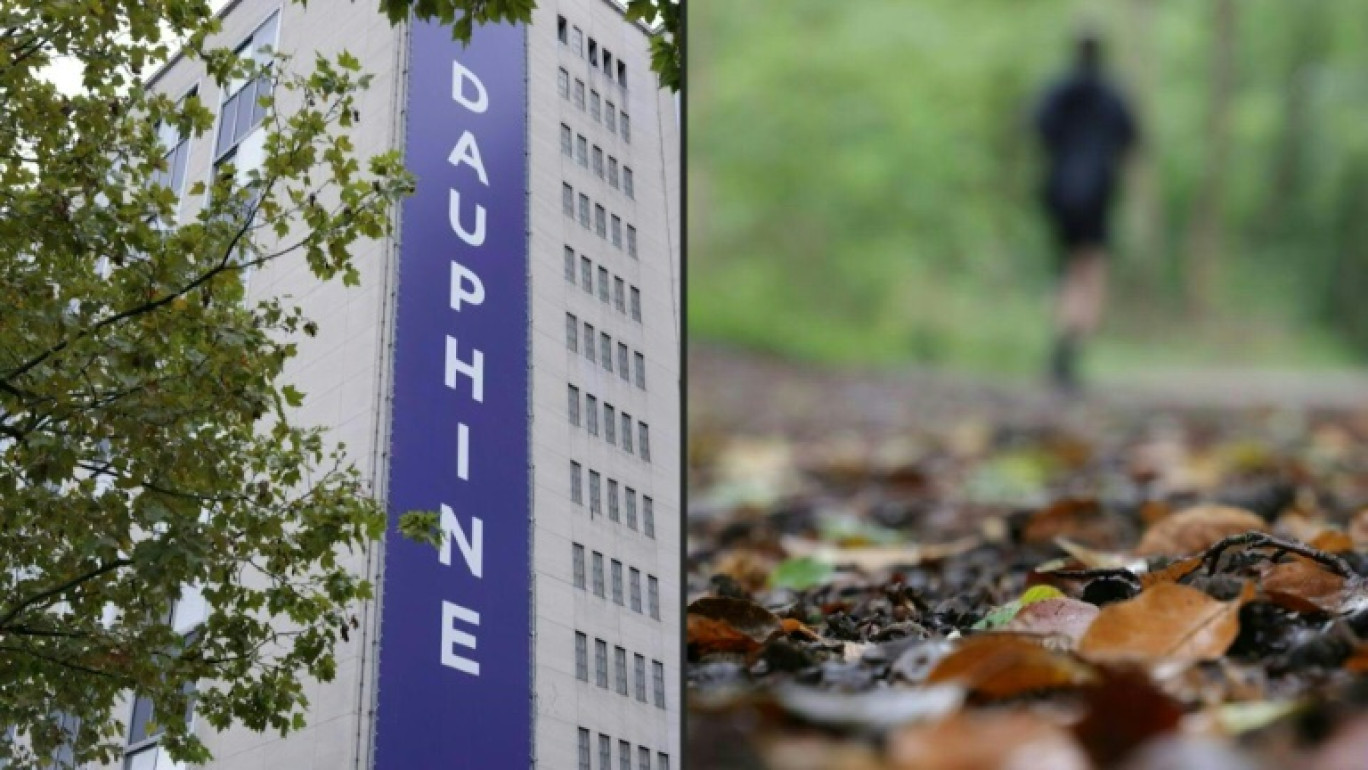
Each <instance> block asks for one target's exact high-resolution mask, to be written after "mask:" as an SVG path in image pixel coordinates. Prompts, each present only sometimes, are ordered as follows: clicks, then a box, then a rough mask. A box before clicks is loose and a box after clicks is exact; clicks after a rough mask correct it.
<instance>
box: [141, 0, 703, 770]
mask: <svg viewBox="0 0 1368 770" xmlns="http://www.w3.org/2000/svg"><path fill="white" fill-rule="evenodd" d="M221 17H222V31H221V33H220V34H219V35H218V37H217V40H218V42H219V43H220V44H222V45H225V46H228V47H232V48H237V49H239V50H242V51H243V52H244V53H245V54H247V55H251V54H252V53H253V52H257V51H264V50H265V49H267V48H268V47H269V48H274V49H276V50H279V51H282V52H284V53H286V54H289V55H290V56H292V57H293V58H292V61H293V62H297V63H298V66H301V67H304V66H310V65H311V62H312V61H313V56H314V53H315V52H319V53H323V54H325V55H333V54H336V53H337V52H339V51H341V50H344V49H345V50H347V51H349V52H350V53H351V54H353V55H355V56H356V57H357V58H358V59H360V61H361V64H362V67H363V69H364V70H366V71H368V72H370V73H373V74H374V76H375V77H374V81H373V83H372V85H371V87H370V88H369V90H367V91H366V92H365V93H364V94H363V95H361V96H360V98H359V100H358V104H357V106H358V113H359V122H358V123H357V125H356V126H355V127H354V129H353V130H352V138H353V141H354V144H355V146H356V151H357V153H358V155H361V156H366V155H370V154H374V153H378V152H382V151H385V150H388V149H391V148H403V150H404V153H405V161H406V164H407V165H408V167H409V168H410V169H411V170H412V171H413V172H414V173H415V174H416V176H417V179H418V188H417V192H416V194H415V195H414V196H413V197H412V198H411V199H410V200H408V201H407V202H406V203H405V204H404V206H403V209H402V213H401V216H400V220H399V227H398V228H397V230H396V233H395V236H394V237H392V238H386V239H383V240H377V241H368V242H365V243H363V244H361V245H359V246H358V248H357V251H356V255H355V256H356V264H357V266H358V268H359V269H360V271H361V285H360V286H359V287H355V288H348V287H344V286H343V285H342V284H341V283H340V282H330V283H320V282H318V281H317V280H316V279H314V277H313V276H312V275H311V273H310V272H309V271H308V270H307V269H305V268H304V266H303V265H301V264H300V263H299V261H298V260H296V261H284V262H281V263H279V264H275V263H273V264H270V265H268V266H266V267H263V268H261V269H259V270H256V271H255V272H254V273H253V274H252V275H251V276H250V283H249V286H248V294H249V298H261V297H267V296H275V295H290V296H291V297H293V298H295V299H296V300H297V302H298V303H299V304H300V305H301V306H302V307H303V310H304V312H305V314H306V315H307V316H309V317H311V318H312V319H313V320H315V321H316V322H317V324H318V328H319V332H318V335H317V337H316V338H313V339H310V340H306V341H305V344H301V346H300V349H299V355H298V357H297V358H295V359H294V360H293V361H292V363H291V366H290V368H289V370H288V372H287V374H286V380H287V381H289V382H291V383H292V384H294V385H295V386H296V387H298V388H299V390H301V391H303V392H304V393H305V394H307V397H306V399H305V402H304V404H303V405H302V406H301V407H300V408H298V409H297V410H296V411H295V417H296V419H298V420H299V421H301V422H303V423H306V424H313V425H323V426H327V427H328V428H330V429H331V435H332V436H333V437H334V438H335V439H336V440H339V441H343V442H345V443H346V445H347V448H348V452H349V455H350V457H351V458H353V460H355V461H356V462H357V465H358V467H360V468H361V469H362V470H363V471H365V472H366V474H367V475H368V477H369V478H370V479H371V481H372V482H373V485H374V488H375V492H376V494H377V495H379V496H380V497H381V498H382V499H384V500H386V501H387V503H388V504H389V506H390V508H391V516H392V517H393V516H395V515H397V514H398V513H400V512H402V511H404V510H413V509H422V510H439V511H440V512H441V520H442V524H443V528H444V531H445V532H446V533H447V535H448V536H449V537H448V539H447V541H446V544H445V546H444V547H443V548H442V549H440V550H434V549H433V548H431V547H430V546H424V545H419V544H417V543H413V542H411V541H406V540H403V539H401V538H398V537H396V536H395V535H394V533H393V532H391V533H390V537H389V538H388V540H387V542H386V544H385V547H384V548H379V547H377V548H375V549H372V552H370V553H365V554H355V555H352V556H350V557H349V558H350V559H351V562H350V563H351V564H352V565H353V567H354V569H355V570H356V571H357V572H358V573H359V574H364V575H367V576H368V577H370V578H371V579H372V580H373V581H374V582H375V583H376V584H377V586H379V587H380V588H381V591H382V596H381V598H380V599H379V600H378V601H376V602H372V603H369V604H367V605H366V606H364V607H362V608H360V611H359V612H358V617H359V618H360V621H361V628H360V629H359V631H358V632H357V633H356V634H354V635H353V636H352V637H351V639H350V641H349V642H347V643H346V644H344V645H343V646H342V647H340V648H339V650H338V657H337V664H338V665H337V677H336V679H334V680H333V681H332V682H327V683H315V684H312V685H311V686H310V687H309V689H308V696H309V700H310V707H309V712H308V715H307V717H308V727H307V728H305V729H303V730H301V731H298V732H295V733H292V734H290V735H288V736H286V737H283V738H282V737H280V736H279V735H277V734H275V733H269V732H268V733H256V732H252V731H250V730H247V729H245V728H240V727H234V728H232V729H230V730H228V731H226V732H215V731H213V730H212V729H211V728H209V727H208V726H207V725H201V724H197V725H196V731H197V734H199V735H200V736H201V737H202V738H203V740H204V741H205V743H206V745H207V746H208V748H209V749H210V751H212V752H213V754H214V756H215V759H214V761H213V763H212V764H211V765H209V766H208V767H211V768H215V769H222V770H228V769H229V768H233V769H235V770H236V769H243V770H245V769H247V768H252V769H253V770H256V769H257V768H320V769H328V770H331V769H332V768H377V769H378V770H390V769H391V768H406V769H407V768H427V767H434V768H435V767H444V768H445V767H460V768H465V767H470V768H495V767H497V768H503V767H522V766H530V765H535V766H537V767H542V768H594V770H599V769H600V768H605V769H606V768H613V770H645V769H646V768H653V769H657V770H668V768H669V767H670V763H671V762H672V761H674V762H676V764H677V763H678V762H677V757H678V754H679V734H678V725H679V722H680V716H679V715H680V706H681V704H680V692H679V688H678V681H679V676H678V674H679V670H678V667H679V661H680V660H681V657H682V656H681V649H680V636H681V634H680V628H679V620H678V619H679V617H680V614H681V612H680V606H679V596H680V590H679V583H678V581H679V575H680V564H679V552H680V540H679V538H680V537H681V532H680V524H679V522H680V516H679V490H680V467H681V458H680V456H679V452H678V447H679V431H680V392H681V391H680V371H679V362H680V351H679V337H680V323H681V317H680V304H679V278H680V253H679V238H680V223H679V211H680V202H679V185H680V166H679V153H680V146H679V136H678V125H679V123H678V117H677V115H676V104H677V101H676V99H675V98H674V95H673V94H671V93H669V92H668V91H665V90H662V89H661V88H660V87H659V84H658V81H657V79H656V77H655V76H654V74H653V73H652V72H651V70H650V52H649V46H650V36H651V32H650V30H648V29H646V28H644V27H642V26H641V25H639V24H635V23H632V22H629V21H627V20H626V19H625V18H624V14H623V8H622V7H621V6H620V5H619V4H617V3H615V2H612V0H541V2H540V3H539V7H538V9H537V10H536V12H535V13H534V16H533V21H532V23H530V24H527V25H517V26H514V25H501V26H491V27H477V28H476V30H475V34H474V39H473V40H472V41H471V44H470V45H469V46H463V45H461V44H459V43H456V42H453V41H452V39H451V34H450V32H449V30H446V29H442V28H440V27H437V26H434V25H429V24H413V25H400V26H397V27H392V26H391V25H390V24H389V23H387V22H386V21H385V20H384V19H383V17H382V16H381V15H380V14H379V13H378V12H377V10H376V4H375V3H374V2H360V3H343V2H331V1H330V2H312V3H309V4H308V5H307V7H305V6H302V5H299V4H296V3H291V2H282V0H238V1H236V2H229V3H227V4H226V6H225V8H224V9H223V10H222V11H221ZM150 87H152V88H155V89H157V90H159V91H162V92H165V93H168V94H172V95H183V94H189V93H191V92H194V93H196V94H197V95H198V96H199V98H200V99H201V100H203V101H204V102H205V103H206V104H207V105H209V106H210V107H211V109H215V110H216V112H217V114H218V117H217V119H216V124H215V127H214V130H213V131H212V132H210V133H209V134H206V135H204V136H202V137H196V138H189V139H185V140H184V141H182V140H181V139H180V138H177V137H170V138H169V139H168V142H169V144H170V145H171V146H172V147H174V148H175V149H174V151H173V153H172V155H171V156H170V157H171V159H172V160H171V165H172V168H171V174H172V179H173V180H174V181H175V182H176V184H177V185H178V186H180V187H181V189H182V190H189V189H190V188H191V186H192V185H193V184H194V182H195V181H197V180H206V179H208V178H209V177H210V175H212V174H213V173H214V170H215V168H216V167H218V166H220V165H221V164H223V163H226V162H232V163H233V164H234V165H235V166H236V168H237V169H238V174H239V175H243V174H245V172H246V170H247V169H249V168H251V167H252V165H253V164H254V163H259V162H260V158H261V154H262V139H263V137H264V133H265V132H264V127H263V126H262V125H261V116H260V114H259V111H258V110H255V109H251V108H250V105H252V104H254V103H255V95H254V93H252V89H253V88H256V87H258V86H256V85H254V84H252V83H238V84H233V87H232V88H231V89H229V90H226V91H225V90H224V89H220V88H219V87H218V86H217V85H216V84H215V83H214V81H213V80H212V79H211V78H209V77H207V76H206V75H205V74H204V70H203V67H202V66H201V65H200V64H199V63H198V62H195V61H192V60H190V59H186V58H177V59H174V60H172V61H171V62H170V63H169V64H168V65H167V66H166V67H165V68H164V69H163V70H162V71H160V72H159V73H157V74H156V75H155V76H154V77H153V78H152V80H151V81H150ZM244 105H247V106H248V108H247V109H244V108H243V106H244ZM196 205H198V204H197V202H196V200H195V199H194V198H192V197H190V196H185V197H184V199H183V201H182V204H181V216H182V217H183V218H184V217H189V216H190V215H191V214H192V210H193V208H194V207H195V206H196ZM186 622H187V623H193V622H194V618H190V617H187V618H186ZM149 713H150V708H149V707H148V704H144V703H140V702H130V704H129V712H128V714H127V715H125V721H126V722H127V723H128V724H129V725H130V734H129V740H128V749H127V753H126V755H125V757H124V761H123V766H124V768H127V769H128V770H153V769H155V770H163V769H164V768H167V767H172V766H173V765H172V764H171V763H170V762H169V761H168V760H166V759H165V758H164V757H162V756H161V751H160V747H159V746H158V740H157V736H156V734H155V727H153V729H148V724H147V720H148V716H149ZM191 718H193V717H191Z"/></svg>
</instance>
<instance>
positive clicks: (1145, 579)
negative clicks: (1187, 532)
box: [1138, 556, 1202, 589]
mask: <svg viewBox="0 0 1368 770" xmlns="http://www.w3.org/2000/svg"><path fill="white" fill-rule="evenodd" d="M1200 566H1202V557H1201V556H1189V557H1187V558H1186V559H1178V560H1177V561H1175V562H1172V563H1171V564H1169V565H1168V566H1167V567H1164V568H1163V569H1159V570H1155V571H1154V572H1142V573H1140V575H1139V576H1138V577H1139V578H1140V587H1141V588H1142V589H1144V588H1151V587H1153V586H1156V585H1159V584H1160V583H1177V582H1178V581H1179V580H1182V579H1183V578H1185V577H1187V576H1188V575H1191V574H1192V573H1193V572H1194V571H1196V570H1197V568H1198V567H1200Z"/></svg>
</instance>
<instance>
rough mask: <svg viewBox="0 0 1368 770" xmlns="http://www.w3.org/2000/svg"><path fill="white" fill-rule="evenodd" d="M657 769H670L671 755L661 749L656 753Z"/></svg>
mask: <svg viewBox="0 0 1368 770" xmlns="http://www.w3.org/2000/svg"><path fill="white" fill-rule="evenodd" d="M656 770H670V755H669V754H666V753H665V752H663V751H661V752H658V753H657V754H656Z"/></svg>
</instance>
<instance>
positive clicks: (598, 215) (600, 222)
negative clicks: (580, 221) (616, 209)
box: [594, 203, 608, 238]
mask: <svg viewBox="0 0 1368 770" xmlns="http://www.w3.org/2000/svg"><path fill="white" fill-rule="evenodd" d="M594 232H595V233H596V234H597V235H598V237H600V238H607V237H608V212H606V211H604V210H603V207H602V206H600V205H598V204H597V203H595V204H594Z"/></svg>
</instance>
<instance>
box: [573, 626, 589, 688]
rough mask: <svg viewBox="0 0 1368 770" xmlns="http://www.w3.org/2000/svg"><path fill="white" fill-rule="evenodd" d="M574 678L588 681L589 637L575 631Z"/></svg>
mask: <svg viewBox="0 0 1368 770" xmlns="http://www.w3.org/2000/svg"><path fill="white" fill-rule="evenodd" d="M575 678H576V679H578V680H580V681H581V682H587V681H589V637H587V636H585V635H584V634H582V633H580V632H579V631H576V632H575Z"/></svg>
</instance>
